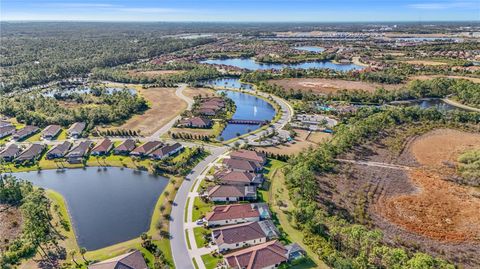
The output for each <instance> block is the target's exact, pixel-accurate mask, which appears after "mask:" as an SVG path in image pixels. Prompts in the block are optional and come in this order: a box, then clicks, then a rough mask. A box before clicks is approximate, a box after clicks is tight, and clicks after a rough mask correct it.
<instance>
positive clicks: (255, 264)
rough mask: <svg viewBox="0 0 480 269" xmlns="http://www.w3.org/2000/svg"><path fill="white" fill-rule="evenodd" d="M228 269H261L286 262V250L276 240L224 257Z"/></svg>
mask: <svg viewBox="0 0 480 269" xmlns="http://www.w3.org/2000/svg"><path fill="white" fill-rule="evenodd" d="M225 260H226V261H227V265H228V267H229V268H235V269H243V268H246V269H261V268H265V267H270V266H273V265H277V264H280V263H282V262H286V261H287V260H288V258H287V249H286V248H285V247H284V246H283V245H282V244H281V243H280V242H279V241H277V240H274V241H270V242H266V243H263V244H260V245H256V246H253V247H249V248H245V249H242V250H239V251H235V252H233V253H231V254H228V255H225Z"/></svg>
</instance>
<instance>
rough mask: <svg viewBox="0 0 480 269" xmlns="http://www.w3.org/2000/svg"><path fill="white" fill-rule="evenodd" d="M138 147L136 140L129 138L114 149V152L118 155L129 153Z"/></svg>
mask: <svg viewBox="0 0 480 269" xmlns="http://www.w3.org/2000/svg"><path fill="white" fill-rule="evenodd" d="M135 147H136V144H135V140H133V139H127V140H125V141H123V142H122V143H121V144H120V145H118V146H117V147H116V148H114V149H113V153H114V154H116V155H128V154H130V152H131V151H132V150H134V149H135Z"/></svg>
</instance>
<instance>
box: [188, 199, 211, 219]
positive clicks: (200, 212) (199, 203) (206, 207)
mask: <svg viewBox="0 0 480 269" xmlns="http://www.w3.org/2000/svg"><path fill="white" fill-rule="evenodd" d="M212 207H213V205H212V204H209V203H205V202H204V201H203V200H202V199H200V197H195V199H194V200H193V214H192V218H193V221H196V220H198V219H200V218H201V217H202V216H205V214H206V213H207V212H210V211H211V210H212Z"/></svg>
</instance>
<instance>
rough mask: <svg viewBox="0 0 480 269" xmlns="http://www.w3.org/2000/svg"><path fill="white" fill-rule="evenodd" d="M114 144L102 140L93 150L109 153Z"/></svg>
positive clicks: (105, 139)
mask: <svg viewBox="0 0 480 269" xmlns="http://www.w3.org/2000/svg"><path fill="white" fill-rule="evenodd" d="M112 145H113V143H112V141H110V139H108V138H104V139H102V140H101V141H100V142H98V144H97V145H96V146H95V147H94V148H93V149H92V152H107V151H108V150H110V148H111V147H112Z"/></svg>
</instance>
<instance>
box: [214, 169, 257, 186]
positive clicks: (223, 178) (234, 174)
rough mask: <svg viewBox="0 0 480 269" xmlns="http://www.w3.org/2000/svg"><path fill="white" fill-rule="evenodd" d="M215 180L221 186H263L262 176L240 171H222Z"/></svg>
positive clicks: (216, 175)
mask: <svg viewBox="0 0 480 269" xmlns="http://www.w3.org/2000/svg"><path fill="white" fill-rule="evenodd" d="M214 177H215V179H217V180H218V181H220V184H225V185H239V186H249V185H257V186H258V185H261V184H262V183H263V177H262V175H261V174H255V173H249V172H240V171H220V172H218V173H216V174H215V175H214Z"/></svg>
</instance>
